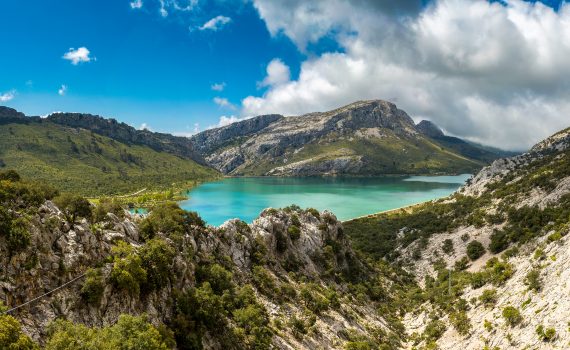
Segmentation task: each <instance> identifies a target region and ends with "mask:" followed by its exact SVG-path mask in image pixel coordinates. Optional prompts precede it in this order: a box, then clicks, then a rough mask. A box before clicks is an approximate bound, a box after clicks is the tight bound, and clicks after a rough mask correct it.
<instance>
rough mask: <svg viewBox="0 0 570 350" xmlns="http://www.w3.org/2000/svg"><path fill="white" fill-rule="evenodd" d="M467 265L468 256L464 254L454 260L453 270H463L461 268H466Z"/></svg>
mask: <svg viewBox="0 0 570 350" xmlns="http://www.w3.org/2000/svg"><path fill="white" fill-rule="evenodd" d="M468 267H469V258H468V257H466V256H464V257H462V258H461V259H459V260H457V261H456V262H455V265H454V268H455V271H463V270H467V268H468Z"/></svg>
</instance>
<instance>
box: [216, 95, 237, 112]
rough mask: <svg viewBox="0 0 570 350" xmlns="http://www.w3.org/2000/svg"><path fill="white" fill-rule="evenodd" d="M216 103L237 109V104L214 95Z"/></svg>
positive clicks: (223, 106)
mask: <svg viewBox="0 0 570 350" xmlns="http://www.w3.org/2000/svg"><path fill="white" fill-rule="evenodd" d="M213 101H214V103H215V104H217V105H218V106H220V107H222V108H229V109H236V106H235V105H234V104H233V103H231V102H230V101H229V100H228V99H227V98H224V97H214V100H213Z"/></svg>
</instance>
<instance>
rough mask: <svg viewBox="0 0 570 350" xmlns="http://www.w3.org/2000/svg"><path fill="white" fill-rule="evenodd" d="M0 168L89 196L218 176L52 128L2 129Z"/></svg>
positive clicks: (140, 148)
mask: <svg viewBox="0 0 570 350" xmlns="http://www.w3.org/2000/svg"><path fill="white" fill-rule="evenodd" d="M0 167H4V168H5V169H13V170H16V171H18V172H19V173H20V174H22V176H25V177H26V178H28V179H35V180H38V181H43V182H46V183H50V184H52V185H54V186H55V187H56V188H58V189H59V190H61V191H64V192H71V193H75V194H81V195H85V196H99V195H110V194H124V193H130V192H135V191H138V190H141V189H143V188H151V189H169V188H172V187H173V186H175V187H184V186H185V185H187V184H192V183H193V182H195V181H204V180H207V179H212V178H215V177H216V176H217V172H216V171H214V170H212V169H210V168H207V167H205V166H203V165H200V164H198V163H196V162H195V161H193V160H189V159H186V158H181V157H179V156H176V155H173V154H170V153H166V152H160V151H157V150H154V149H152V148H150V147H148V146H145V145H138V144H127V143H122V142H120V141H117V140H114V139H111V138H109V137H106V136H102V135H99V134H96V133H93V132H90V131H87V130H85V129H74V128H69V127H65V126H61V125H57V124H53V123H49V122H42V123H29V124H17V123H13V124H7V125H2V126H1V127H0ZM173 184H174V185H173Z"/></svg>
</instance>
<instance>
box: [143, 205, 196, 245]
mask: <svg viewBox="0 0 570 350" xmlns="http://www.w3.org/2000/svg"><path fill="white" fill-rule="evenodd" d="M204 225H205V223H204V221H203V220H202V219H201V218H200V216H199V215H198V214H197V213H195V212H188V211H185V210H183V209H181V208H180V207H179V206H178V204H176V203H163V204H159V205H157V206H156V207H154V208H153V209H152V211H151V212H150V214H149V215H148V216H147V217H146V218H145V219H144V220H143V221H142V222H141V223H140V232H141V236H142V237H143V238H144V239H145V240H148V239H152V238H153V237H154V236H155V235H156V234H158V233H159V232H162V233H165V234H168V235H175V236H180V235H182V234H184V233H185V232H187V231H188V230H190V227H191V226H200V227H204Z"/></svg>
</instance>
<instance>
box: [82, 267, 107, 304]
mask: <svg viewBox="0 0 570 350" xmlns="http://www.w3.org/2000/svg"><path fill="white" fill-rule="evenodd" d="M104 290H105V284H104V281H103V275H102V274H101V270H100V269H89V270H87V276H86V277H85V282H83V287H81V292H80V294H81V297H82V298H83V300H85V301H86V302H87V303H89V304H92V305H99V302H100V301H101V297H102V296H103V291H104Z"/></svg>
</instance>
